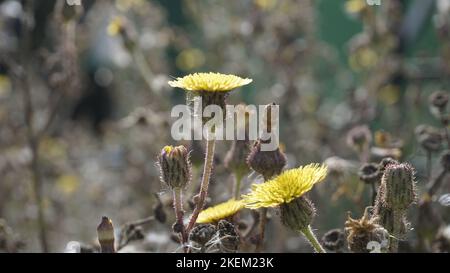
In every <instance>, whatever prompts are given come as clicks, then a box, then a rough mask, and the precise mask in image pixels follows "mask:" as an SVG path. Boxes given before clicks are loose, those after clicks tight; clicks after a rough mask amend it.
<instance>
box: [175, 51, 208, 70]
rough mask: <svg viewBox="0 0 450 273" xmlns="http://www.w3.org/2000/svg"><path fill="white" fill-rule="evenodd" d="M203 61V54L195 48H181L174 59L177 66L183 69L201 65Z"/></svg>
mask: <svg viewBox="0 0 450 273" xmlns="http://www.w3.org/2000/svg"><path fill="white" fill-rule="evenodd" d="M204 63H205V55H204V54H203V52H202V51H201V50H199V49H196V48H190V49H186V50H183V51H182V52H181V53H180V54H179V55H178V56H177V59H176V65H177V67H178V68H180V69H181V70H184V71H189V70H192V69H195V68H198V67H200V66H202V65H203V64H204Z"/></svg>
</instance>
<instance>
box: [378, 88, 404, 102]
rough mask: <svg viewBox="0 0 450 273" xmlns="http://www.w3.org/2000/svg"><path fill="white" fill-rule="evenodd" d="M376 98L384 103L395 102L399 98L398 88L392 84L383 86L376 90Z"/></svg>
mask: <svg viewBox="0 0 450 273" xmlns="http://www.w3.org/2000/svg"><path fill="white" fill-rule="evenodd" d="M378 99H379V100H380V101H381V102H383V103H384V104H386V105H393V104H396V103H397V102H398V101H399V99H400V88H399V87H398V86H396V85H393V84H388V85H386V86H383V87H382V88H381V89H380V90H379V91H378Z"/></svg>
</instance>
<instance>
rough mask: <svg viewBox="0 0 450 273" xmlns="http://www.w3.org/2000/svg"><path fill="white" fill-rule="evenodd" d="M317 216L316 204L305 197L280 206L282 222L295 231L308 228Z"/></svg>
mask: <svg viewBox="0 0 450 273" xmlns="http://www.w3.org/2000/svg"><path fill="white" fill-rule="evenodd" d="M315 215H316V209H315V208H314V204H313V203H312V202H311V201H310V200H309V199H308V198H306V197H305V196H301V197H298V198H296V199H294V200H293V201H292V202H290V203H283V204H281V205H280V216H281V222H282V223H283V224H284V225H285V226H287V227H289V228H290V229H292V230H294V231H301V230H305V229H306V228H308V226H309V225H310V224H311V222H312V221H313V219H314V217H315Z"/></svg>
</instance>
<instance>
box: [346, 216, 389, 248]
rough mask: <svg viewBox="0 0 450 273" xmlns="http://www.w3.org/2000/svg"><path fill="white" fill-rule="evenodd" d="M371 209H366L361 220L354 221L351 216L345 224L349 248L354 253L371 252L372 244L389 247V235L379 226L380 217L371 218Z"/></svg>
mask: <svg viewBox="0 0 450 273" xmlns="http://www.w3.org/2000/svg"><path fill="white" fill-rule="evenodd" d="M369 208H370V207H368V208H366V210H365V211H364V215H363V217H362V218H361V219H358V220H356V219H353V218H351V217H350V214H349V215H348V218H347V221H346V222H345V233H346V234H347V243H348V248H349V249H350V250H351V251H353V252H357V253H367V252H370V250H371V248H370V243H371V242H375V243H378V244H379V245H380V247H381V248H386V247H387V246H388V242H389V241H388V240H389V233H388V231H387V230H386V229H384V228H383V227H382V226H380V225H379V224H378V217H370V215H369Z"/></svg>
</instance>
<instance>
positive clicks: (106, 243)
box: [97, 216, 115, 253]
mask: <svg viewBox="0 0 450 273" xmlns="http://www.w3.org/2000/svg"><path fill="white" fill-rule="evenodd" d="M97 235H98V242H99V243H100V247H101V251H102V253H114V252H115V248H114V227H113V224H112V221H111V220H110V219H109V218H108V217H106V216H103V217H102V221H101V222H100V225H98V227H97Z"/></svg>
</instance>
